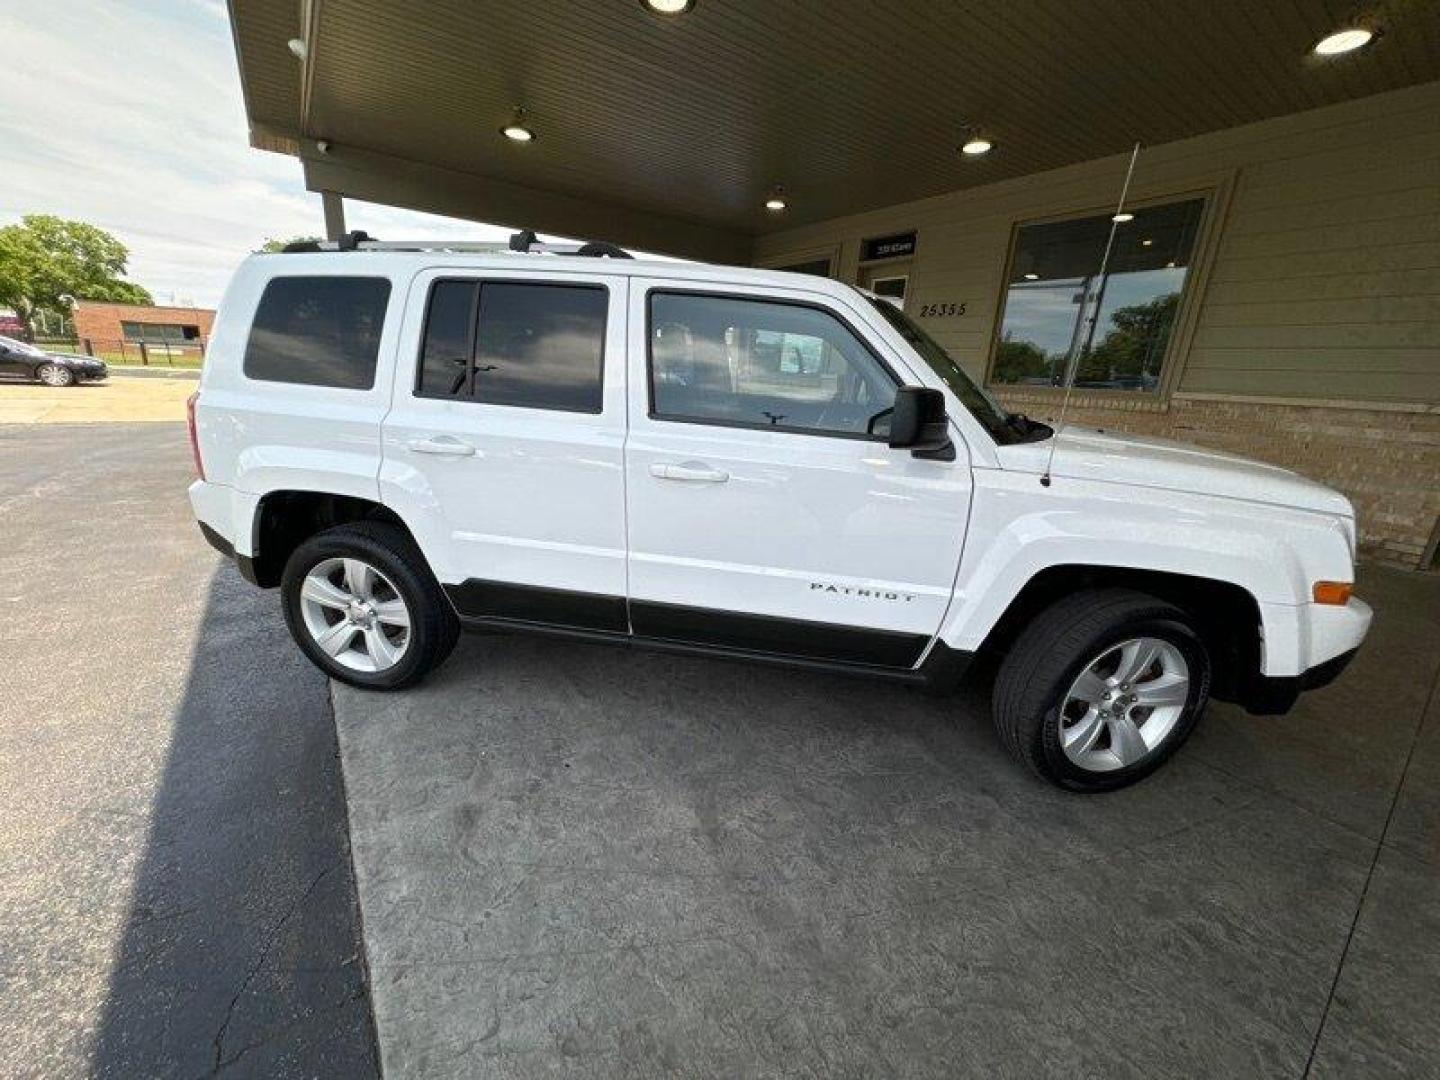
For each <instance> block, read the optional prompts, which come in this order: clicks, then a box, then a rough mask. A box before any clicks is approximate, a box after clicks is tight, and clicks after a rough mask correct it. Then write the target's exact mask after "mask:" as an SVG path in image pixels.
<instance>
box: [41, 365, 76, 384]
mask: <svg viewBox="0 0 1440 1080" xmlns="http://www.w3.org/2000/svg"><path fill="white" fill-rule="evenodd" d="M44 371H53V372H54V373H55V374H54V376H53V380H52V379H48V378H46V377H45V376H44V375H42V374H41V372H44ZM35 381H36V382H39V383H44V384H45V385H46V386H74V385H75V373H74V372H73V371H71V370H70V369H69V368H67V367H65V366H64V365H63V364H41V365H40V366H39V367H37V368H36V369H35Z"/></svg>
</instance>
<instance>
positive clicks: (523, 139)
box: [500, 109, 535, 143]
mask: <svg viewBox="0 0 1440 1080" xmlns="http://www.w3.org/2000/svg"><path fill="white" fill-rule="evenodd" d="M500 134H501V135H504V136H505V137H506V138H507V139H509V140H510V141H511V142H518V143H528V142H534V141H535V132H534V131H533V130H532V129H531V127H530V126H529V125H528V124H526V123H525V110H524V109H516V110H515V118H514V119H513V120H511V121H510V123H508V124H506V125H505V126H504V127H502V128H501V129H500Z"/></svg>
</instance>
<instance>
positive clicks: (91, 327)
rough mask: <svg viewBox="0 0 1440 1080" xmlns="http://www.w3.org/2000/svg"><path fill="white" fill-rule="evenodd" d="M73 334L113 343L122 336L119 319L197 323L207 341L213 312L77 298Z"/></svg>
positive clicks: (146, 321) (172, 323)
mask: <svg viewBox="0 0 1440 1080" xmlns="http://www.w3.org/2000/svg"><path fill="white" fill-rule="evenodd" d="M72 314H73V315H74V317H75V337H76V338H77V339H79V340H80V341H84V340H86V339H87V338H88V339H89V340H91V341H92V342H95V343H96V345H97V346H98V345H99V343H100V342H106V343H110V342H116V341H119V340H121V339H122V338H123V337H124V331H123V330H122V329H121V327H120V324H121V323H122V322H142V323H165V324H169V325H172V326H198V327H200V338H201V340H202V341H209V340H210V328H211V326H212V325H213V324H214V322H215V312H213V311H211V310H210V309H209V308H184V307H180V308H177V307H158V306H153V305H149V304H107V303H104V302H102V301H98V300H80V301H77V302H76V304H75V308H74V310H73V312H72Z"/></svg>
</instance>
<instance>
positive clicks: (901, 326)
mask: <svg viewBox="0 0 1440 1080" xmlns="http://www.w3.org/2000/svg"><path fill="white" fill-rule="evenodd" d="M865 299H867V300H869V301H870V303H871V304H873V305H874V306H875V310H876V311H878V312H879V313H880V314H881V316H883V317H884V319H885V321H886V322H888V323H889V324H890V325H891V326H893V327H894V328H895V330H896V332H897V333H899V335H900V336H901V337H903V338H904V339H905V340H906V341H907V342H908V343H909V344H910V347H911V348H912V349H914V350H915V351H916V352H917V353H919V354H920V359H922V360H924V361H925V363H926V364H928V365H929V366H930V370H931V371H933V372H935V374H936V375H939V376H940V378H942V379H944V380H945V385H946V386H948V387H949V388H950V392H951V393H952V394H954V395H955V396H956V397H957V398H959V399H960V404H962V405H964V406H965V408H966V409H967V410H969V412H970V415H971V416H973V417H975V419H976V420H979V421H980V423H981V424H983V425H984V427H985V430H986V431H988V432H989V433H990V436H991V438H993V439H994V440H995V441H996V442H998V443H1017V442H1035V441H1037V440H1039V439H1044V438H1048V437H1049V436H1050V435H1051V434H1052V432H1051V430H1050V428H1049V427H1048V426H1047V425H1045V424H1039V423H1036V422H1035V421H1033V420H1030V419H1028V418H1026V417H1023V416H1019V415H1016V414H1012V413H1008V412H1006V411H1005V410H1004V409H1002V408H1001V407H1000V406H999V405H998V404H997V403H996V402H995V400H994V399H993V398H992V397H991V396H990V395H989V394H987V393H986V392H985V391H984V390H981V389H980V387H978V386H976V385H975V383H974V382H973V381H972V380H971V378H970V376H969V375H966V374H965V371H964V369H963V368H961V367H960V365H959V364H957V363H956V362H955V361H954V360H953V359H952V358H951V356H950V354H949V353H948V352H946V351H945V349H944V348H943V347H942V346H941V344H940V343H939V342H938V341H936V340H935V339H934V338H932V337H931V336H930V335H929V334H927V333H926V332H925V331H924V330H921V329H920V327H918V326H917V325H915V322H914V321H913V320H912V319H910V317H909V316H907V315H906V314H905V313H904V312H903V311H901V310H900V309H899V308H897V307H896V306H895V305H894V304H892V303H890V302H889V301H888V300H881V299H878V298H877V297H873V296H866V297H865Z"/></svg>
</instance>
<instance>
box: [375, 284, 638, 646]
mask: <svg viewBox="0 0 1440 1080" xmlns="http://www.w3.org/2000/svg"><path fill="white" fill-rule="evenodd" d="M625 296H626V284H625V278H624V277H615V276H607V275H603V274H574V273H546V274H543V275H542V274H537V273H533V272H526V271H523V270H522V271H515V272H509V273H500V272H496V273H491V274H483V273H476V272H474V271H464V270H456V271H454V272H447V271H432V272H428V273H426V274H423V275H421V276H420V278H418V279H417V281H416V282H415V285H414V286H413V287H412V289H411V291H410V301H409V304H408V306H407V312H406V327H407V332H406V334H405V335H404V340H405V341H414V340H415V339H416V337H417V336H418V337H419V341H420V344H419V347H418V349H413V348H412V351H414V352H415V353H416V355H415V356H414V357H413V358H412V357H406V356H402V357H401V358H400V363H399V364H397V372H398V374H397V377H396V382H395V388H394V398H393V402H392V406H391V411H390V413H389V415H388V416H387V418H386V421H385V428H384V431H385V439H384V442H385V448H384V463H383V466H382V468H381V474H380V484H381V496H382V499H383V500H384V501H385V503H386V504H387V505H389V506H393V507H394V508H395V509H396V510H397V511H398V512H399V513H400V514H401V516H402V517H403V518H404V519H405V520H406V521H407V522H409V523H410V524H411V527H412V529H413V530H414V532H415V534H416V539H417V541H418V542H419V544H420V546H421V549H422V550H423V551H424V553H425V555H426V557H427V559H428V560H429V562H430V565H431V566H432V567H433V568H434V570H435V572H436V575H437V577H439V579H440V582H441V584H442V585H444V587H445V589H446V591H447V592H448V593H449V594H450V596H451V599H452V600H453V601H454V603H455V606H456V608H457V609H458V610H459V611H460V613H461V614H462V615H464V616H468V617H471V618H476V619H489V620H502V621H505V620H513V621H520V622H525V623H532V624H534V623H538V624H546V625H554V626H566V627H582V628H585V629H590V630H604V631H611V632H616V633H624V632H625V631H626V629H627V626H626V619H625V525H624V515H625V495H624V488H625V478H624V471H623V454H624V444H625V363H624V356H625V312H626V308H625ZM415 328H420V329H419V330H418V332H417V330H416V329H415Z"/></svg>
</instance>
